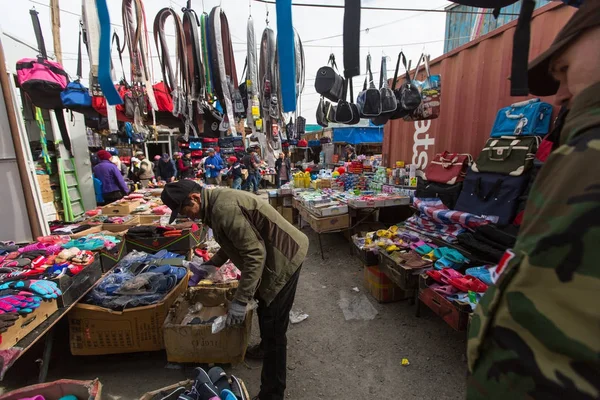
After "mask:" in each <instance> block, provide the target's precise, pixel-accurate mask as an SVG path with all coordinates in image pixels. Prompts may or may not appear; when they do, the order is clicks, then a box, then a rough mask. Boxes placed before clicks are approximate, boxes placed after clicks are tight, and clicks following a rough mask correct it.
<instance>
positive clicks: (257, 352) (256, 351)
mask: <svg viewBox="0 0 600 400" xmlns="http://www.w3.org/2000/svg"><path fill="white" fill-rule="evenodd" d="M246 358H248V359H250V360H264V358H265V352H264V350H263V348H262V346H261V345H260V344H255V345H254V346H250V347H248V349H247V350H246Z"/></svg>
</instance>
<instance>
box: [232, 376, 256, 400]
mask: <svg viewBox="0 0 600 400" xmlns="http://www.w3.org/2000/svg"><path fill="white" fill-rule="evenodd" d="M231 392H232V393H233V394H234V395H235V397H237V398H238V400H248V397H247V396H246V393H245V392H244V389H243V388H242V384H241V383H240V380H239V379H238V378H237V377H235V376H233V375H231ZM255 399H257V400H260V399H258V396H256V397H255Z"/></svg>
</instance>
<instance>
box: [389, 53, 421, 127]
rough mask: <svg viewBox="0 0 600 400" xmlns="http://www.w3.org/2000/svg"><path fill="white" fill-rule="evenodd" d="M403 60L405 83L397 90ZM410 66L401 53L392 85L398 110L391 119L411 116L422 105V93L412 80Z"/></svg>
mask: <svg viewBox="0 0 600 400" xmlns="http://www.w3.org/2000/svg"><path fill="white" fill-rule="evenodd" d="M401 60H402V65H404V69H405V71H406V73H405V75H404V76H405V82H404V83H403V84H402V85H400V87H399V88H398V89H396V81H397V80H398V69H399V68H400V61H401ZM409 70H410V64H408V65H407V64H406V57H405V56H404V53H403V52H402V51H401V52H400V54H398V61H397V62H396V72H395V73H394V83H393V84H392V90H393V91H394V94H395V95H396V100H397V101H398V108H397V109H396V112H395V113H394V114H393V115H392V116H391V117H390V119H400V118H404V117H405V116H407V115H409V114H410V113H411V111H413V110H414V109H416V108H417V107H419V105H420V104H421V93H420V92H419V88H417V86H415V84H414V83H413V82H412V80H411V79H410V73H409V72H408V71H409Z"/></svg>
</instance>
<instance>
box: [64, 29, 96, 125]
mask: <svg viewBox="0 0 600 400" xmlns="http://www.w3.org/2000/svg"><path fill="white" fill-rule="evenodd" d="M80 77H81V30H80V31H79V49H78V55H77V80H75V81H74V82H69V84H67V87H66V88H65V90H63V91H62V92H61V94H60V99H61V101H62V103H63V106H64V107H65V108H66V109H67V110H71V111H75V112H78V113H82V114H84V115H86V116H88V117H95V116H98V115H99V114H98V111H96V110H94V108H93V107H92V96H90V92H89V90H88V88H86V87H85V86H83V85H82V84H81V82H80V81H79V78H80Z"/></svg>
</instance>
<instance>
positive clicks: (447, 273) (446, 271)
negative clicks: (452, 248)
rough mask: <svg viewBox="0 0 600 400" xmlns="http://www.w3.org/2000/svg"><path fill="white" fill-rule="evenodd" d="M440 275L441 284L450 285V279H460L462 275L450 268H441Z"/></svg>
mask: <svg viewBox="0 0 600 400" xmlns="http://www.w3.org/2000/svg"><path fill="white" fill-rule="evenodd" d="M440 274H441V275H442V282H444V283H447V284H450V280H451V279H455V278H462V277H463V276H464V275H463V274H461V273H460V272H458V271H457V270H455V269H452V268H443V269H442V270H441V271H440Z"/></svg>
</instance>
